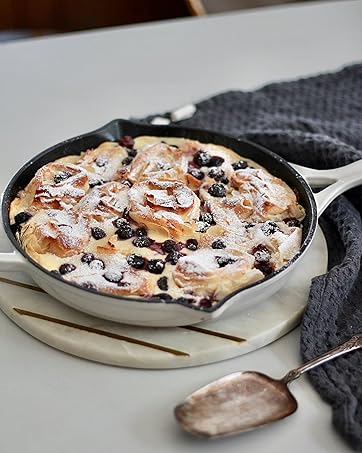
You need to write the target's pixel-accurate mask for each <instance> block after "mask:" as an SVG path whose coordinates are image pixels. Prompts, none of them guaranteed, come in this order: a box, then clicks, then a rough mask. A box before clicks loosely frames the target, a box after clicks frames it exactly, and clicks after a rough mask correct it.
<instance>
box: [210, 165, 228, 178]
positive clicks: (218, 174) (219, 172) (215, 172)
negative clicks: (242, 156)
mask: <svg viewBox="0 0 362 453" xmlns="http://www.w3.org/2000/svg"><path fill="white" fill-rule="evenodd" d="M209 176H210V178H214V179H215V181H221V179H222V178H223V177H224V176H225V172H224V170H223V169H222V168H212V169H211V170H210V171H209Z"/></svg>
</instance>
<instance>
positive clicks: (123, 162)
mask: <svg viewBox="0 0 362 453" xmlns="http://www.w3.org/2000/svg"><path fill="white" fill-rule="evenodd" d="M132 160H133V159H132V157H129V156H128V157H125V158H124V159H123V160H122V165H129V164H130V163H131V162H132Z"/></svg>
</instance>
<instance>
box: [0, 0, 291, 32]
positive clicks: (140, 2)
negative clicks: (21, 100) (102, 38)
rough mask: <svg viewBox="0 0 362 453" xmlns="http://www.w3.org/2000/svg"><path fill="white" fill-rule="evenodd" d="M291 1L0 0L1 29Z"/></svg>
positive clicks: (94, 24)
mask: <svg viewBox="0 0 362 453" xmlns="http://www.w3.org/2000/svg"><path fill="white" fill-rule="evenodd" d="M292 1H297V0H0V31H1V30H2V31H4V30H6V31H7V32H8V33H7V36H8V37H11V35H13V36H14V37H16V36H15V35H16V34H18V35H20V36H19V37H25V36H34V35H35V36H36V35H43V34H49V33H62V32H68V31H76V30H86V29H91V28H99V27H107V26H113V25H125V24H133V23H139V22H148V21H155V20H163V19H171V18H176V17H185V16H190V15H202V14H208V13H215V12H222V11H228V10H232V9H242V8H250V7H258V6H267V5H273V4H278V3H286V2H292ZM9 32H10V33H9ZM3 35H4V33H3ZM3 40H4V39H3Z"/></svg>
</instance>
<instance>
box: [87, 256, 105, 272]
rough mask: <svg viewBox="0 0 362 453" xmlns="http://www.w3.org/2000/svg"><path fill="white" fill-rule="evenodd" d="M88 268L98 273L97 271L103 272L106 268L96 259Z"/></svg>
mask: <svg viewBox="0 0 362 453" xmlns="http://www.w3.org/2000/svg"><path fill="white" fill-rule="evenodd" d="M89 267H90V268H91V269H93V270H94V271H98V270H103V269H104V268H105V267H106V265H105V264H104V262H103V261H102V260H100V259H98V258H97V259H94V260H93V261H91V262H90V263H89Z"/></svg>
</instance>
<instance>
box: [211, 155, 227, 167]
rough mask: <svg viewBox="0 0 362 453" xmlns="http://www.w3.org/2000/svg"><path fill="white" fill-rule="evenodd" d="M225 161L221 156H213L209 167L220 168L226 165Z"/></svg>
mask: <svg viewBox="0 0 362 453" xmlns="http://www.w3.org/2000/svg"><path fill="white" fill-rule="evenodd" d="M224 161H225V159H223V158H222V157H219V156H212V158H211V159H210V161H209V165H208V166H209V167H220V165H222V164H223V163H224Z"/></svg>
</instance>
